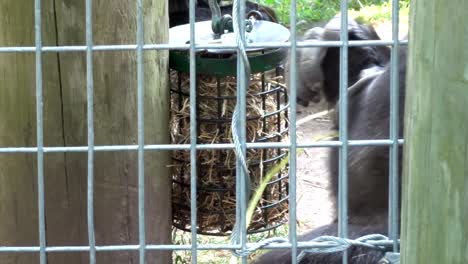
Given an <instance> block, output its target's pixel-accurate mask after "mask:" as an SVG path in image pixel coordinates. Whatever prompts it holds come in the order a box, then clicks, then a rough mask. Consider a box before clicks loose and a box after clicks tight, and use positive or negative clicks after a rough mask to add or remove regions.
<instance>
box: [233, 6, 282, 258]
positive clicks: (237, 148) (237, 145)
mask: <svg viewBox="0 0 468 264" xmlns="http://www.w3.org/2000/svg"><path fill="white" fill-rule="evenodd" d="M238 9H239V0H234V1H233V8H232V11H233V12H232V20H233V23H232V24H233V29H234V34H235V36H236V44H237V47H238V51H239V52H238V54H239V56H240V58H241V59H242V61H243V62H244V65H245V68H244V72H245V87H248V86H249V84H250V82H249V80H250V63H249V58H248V57H247V52H246V50H245V46H244V42H243V41H242V36H241V34H242V33H243V32H241V31H240V28H239V22H240V21H239V16H238V12H237V10H238ZM237 98H238V99H237V104H236V107H235V108H234V112H233V113H232V122H231V132H232V139H233V141H234V152H235V154H236V158H237V160H238V161H240V163H241V165H242V169H243V170H244V172H245V173H244V175H245V182H246V187H245V188H246V195H247V197H249V196H250V175H249V169H248V166H247V161H246V159H245V153H244V152H243V150H242V145H241V142H240V139H239V134H238V132H239V131H240V129H245V128H241V127H239V119H240V114H239V104H238V102H239V96H237ZM240 231H241V226H240V225H239V223H235V224H234V227H233V229H232V234H231V243H232V244H237V243H238V241H239V238H240ZM272 241H273V239H272ZM275 241H276V240H275ZM277 241H279V240H277ZM269 243H272V242H268V244H269ZM259 246H260V247H261V246H262V245H259ZM263 246H266V245H263ZM256 249H257V247H255V248H253V249H250V248H249V249H248V250H245V251H241V252H238V251H236V250H232V253H233V254H234V255H235V256H237V257H242V256H248V255H249V254H250V253H251V252H253V251H255V250H256Z"/></svg>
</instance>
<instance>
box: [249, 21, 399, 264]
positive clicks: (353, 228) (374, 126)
mask: <svg viewBox="0 0 468 264" xmlns="http://www.w3.org/2000/svg"><path fill="white" fill-rule="evenodd" d="M348 30H349V39H350V40H369V39H378V36H377V35H376V34H375V31H373V29H372V28H370V27H366V26H363V25H358V26H357V27H356V26H351V27H349V28H348ZM316 32H318V31H316ZM312 33H314V32H312ZM337 34H338V33H337V32H332V33H327V32H325V34H324V36H325V37H324V39H325V40H336V39H334V38H336V36H337ZM311 35H314V34H311ZM338 36H339V35H338ZM307 54H315V55H316V54H321V55H320V56H322V57H323V59H322V57H320V58H321V59H322V60H321V61H318V62H317V61H316V60H314V59H312V60H309V61H307V63H309V64H308V65H306V67H303V68H305V69H307V70H309V71H311V72H314V74H307V72H305V71H299V81H300V83H317V81H319V82H321V84H322V85H321V86H320V87H321V89H322V90H321V91H314V92H316V93H317V92H323V94H324V95H325V99H326V100H327V101H328V102H329V103H330V104H331V105H336V104H337V102H338V99H339V98H338V97H339V48H336V47H335V48H333V47H331V48H328V49H327V50H325V54H324V53H320V52H317V50H315V51H313V52H310V51H307V50H306V49H304V50H303V51H301V54H300V55H301V56H304V55H307ZM348 55H349V64H348V84H349V86H352V85H354V86H353V87H352V88H349V89H348V109H347V110H348V111H347V113H348V118H349V119H348V135H349V139H352V140H360V139H388V138H389V132H390V131H389V127H390V65H389V63H388V62H389V57H390V50H389V49H388V48H387V47H383V46H381V47H350V48H349V54H348ZM406 57H407V56H406V47H402V48H400V50H399V65H398V69H399V106H398V108H399V115H398V120H399V138H401V137H402V136H403V115H404V101H405V89H406V83H405V80H406ZM317 65H319V66H317ZM374 66H384V68H383V69H382V70H383V72H382V73H381V74H376V75H374V76H375V77H372V78H369V79H366V81H363V80H362V79H361V80H360V78H361V77H360V74H361V71H362V70H364V69H367V68H369V67H374ZM299 67H302V66H299ZM314 67H319V69H317V68H314ZM301 73H303V74H302V75H301ZM317 73H321V74H323V75H320V74H317ZM311 76H312V77H314V78H316V77H317V76H318V77H319V79H312V80H311V79H310V78H311ZM309 87H310V86H309ZM307 89H308V87H307ZM307 89H305V90H306V92H310V91H307ZM299 92H301V89H300V88H299V90H298V93H299ZM299 97H302V100H304V94H298V100H299ZM336 111H338V109H336ZM336 128H338V125H336ZM399 154H400V155H399V157H398V162H399V166H398V175H401V162H402V155H401V149H399ZM338 155H339V149H338V148H333V149H331V151H330V158H329V170H330V182H331V186H332V190H331V191H332V196H333V198H334V199H335V202H336V198H337V195H338ZM400 183H401V176H400ZM400 186H401V184H400ZM388 188H389V149H388V147H349V150H348V209H349V210H348V215H349V218H348V222H349V226H348V231H349V236H350V237H351V238H356V237H359V236H363V235H367V234H370V233H379V234H386V233H387V232H388V231H387V227H388V226H387V211H388ZM335 207H336V206H335ZM399 208H401V201H399ZM321 235H336V220H335V222H334V223H332V224H330V225H326V226H323V227H320V228H318V229H316V230H313V231H312V232H310V233H308V234H307V235H305V236H304V237H302V238H300V240H304V241H307V240H310V239H312V238H315V237H318V236H321ZM290 252H291V251H290V250H282V251H271V252H269V253H267V254H265V255H264V256H262V257H261V258H260V259H259V260H258V261H257V262H255V263H258V264H261V263H291V262H290V260H291V257H290V254H291V253H290ZM348 254H349V259H348V262H349V263H354V264H370V263H377V262H378V260H379V259H381V258H382V257H383V255H384V253H383V252H381V251H375V250H368V249H365V248H353V249H351V250H350V251H348ZM341 256H342V254H327V255H307V258H306V259H304V260H303V261H302V262H301V263H309V264H312V263H341Z"/></svg>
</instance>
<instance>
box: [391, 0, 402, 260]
mask: <svg viewBox="0 0 468 264" xmlns="http://www.w3.org/2000/svg"><path fill="white" fill-rule="evenodd" d="M398 11H399V8H398V0H392V42H393V46H392V47H393V48H392V53H391V60H390V63H391V70H390V140H391V141H392V145H391V146H390V150H389V151H390V155H389V157H390V162H389V163H390V168H389V175H390V179H389V182H390V185H389V192H388V193H389V211H390V213H389V214H388V215H389V219H388V223H389V237H390V239H392V240H393V251H394V252H398V233H399V232H398V229H399V226H398V218H399V212H398V203H399V198H398V197H399V190H398V181H399V180H398V176H399V175H398V173H399V171H398V165H399V164H398V148H399V147H398V137H399V135H398V134H399V133H398V131H399V124H398V121H399V109H398V107H399V87H398V85H399V69H398V65H399V62H398V52H399V48H400V43H399V41H398V24H399V14H398Z"/></svg>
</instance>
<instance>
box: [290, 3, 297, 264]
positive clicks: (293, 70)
mask: <svg viewBox="0 0 468 264" xmlns="http://www.w3.org/2000/svg"><path fill="white" fill-rule="evenodd" d="M296 9H297V2H296V0H292V1H291V7H290V11H289V15H290V24H291V27H290V29H291V37H290V41H291V50H290V68H289V71H290V78H289V79H290V80H289V87H290V92H289V103H290V105H291V108H290V109H291V111H290V112H289V121H290V125H289V139H290V142H291V147H290V148H289V153H290V155H289V241H290V243H291V246H292V247H291V262H292V263H297V226H296V222H297V204H296V201H297V177H296V171H297V125H296V123H297V111H296V110H297V27H296V24H297V16H296Z"/></svg>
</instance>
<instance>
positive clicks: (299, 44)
mask: <svg viewBox="0 0 468 264" xmlns="http://www.w3.org/2000/svg"><path fill="white" fill-rule="evenodd" d="M342 45H343V42H342V41H322V42H310V41H298V42H297V47H299V48H303V47H341V46H342ZM390 45H393V41H387V40H359V41H355V40H353V41H349V42H348V47H362V46H390ZM400 45H408V40H401V41H400ZM236 47H237V46H236V45H232V44H231V45H228V44H223V45H221V44H200V45H197V47H196V49H197V50H204V49H232V50H233V51H235V50H236ZM246 47H247V48H288V47H291V43H289V42H265V43H246ZM136 49H137V45H135V44H123V45H95V46H93V48H92V50H93V51H102V52H105V51H120V50H122V51H132V50H136ZM189 49H190V45H189V44H183V45H172V44H171V45H169V44H145V45H143V50H189ZM40 50H41V51H42V52H83V51H86V50H87V47H86V46H44V47H42V48H40ZM25 52H26V53H27V52H36V47H27V46H24V47H0V53H25Z"/></svg>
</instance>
